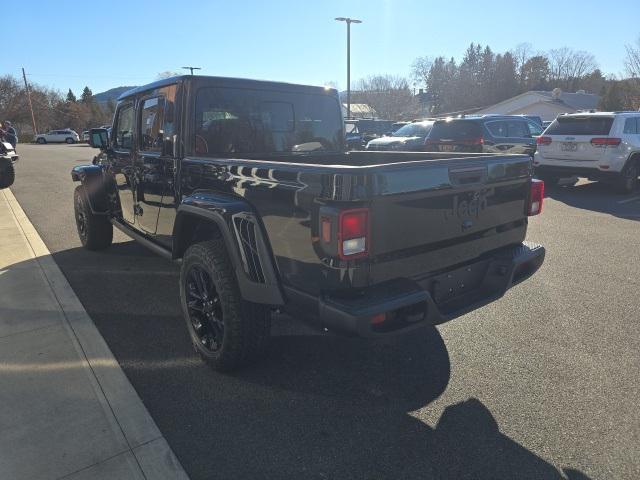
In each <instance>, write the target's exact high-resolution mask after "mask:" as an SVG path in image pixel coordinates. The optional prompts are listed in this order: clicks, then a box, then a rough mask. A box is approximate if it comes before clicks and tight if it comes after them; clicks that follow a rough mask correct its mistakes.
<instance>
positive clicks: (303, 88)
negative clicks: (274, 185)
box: [118, 75, 337, 101]
mask: <svg viewBox="0 0 640 480" xmlns="http://www.w3.org/2000/svg"><path fill="white" fill-rule="evenodd" d="M183 82H192V83H196V84H200V85H210V86H217V87H237V88H254V89H258V90H260V89H264V90H285V91H290V92H297V93H315V94H324V95H336V96H337V91H336V89H334V88H327V87H319V86H313V85H300V84H295V83H286V82H272V81H268V80H252V79H248V78H233V77H213V76H207V75H178V76H175V77H169V78H163V79H161V80H157V81H155V82H152V83H148V84H146V85H142V86H139V87H135V88H132V89H131V90H127V91H126V92H124V93H122V94H121V95H120V96H119V97H118V101H120V100H124V99H126V98H129V97H132V96H135V95H138V94H139V93H143V92H147V91H149V90H155V89H156V88H160V87H165V86H167V85H173V84H176V83H183Z"/></svg>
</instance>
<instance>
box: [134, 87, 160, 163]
mask: <svg viewBox="0 0 640 480" xmlns="http://www.w3.org/2000/svg"><path fill="white" fill-rule="evenodd" d="M163 112H164V98H162V97H153V98H148V99H146V100H145V101H144V103H143V104H142V112H141V114H140V150H142V151H145V152H160V151H162V141H163V138H164V131H163V129H162V117H163Z"/></svg>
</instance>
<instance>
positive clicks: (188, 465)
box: [0, 242, 588, 480]
mask: <svg viewBox="0 0 640 480" xmlns="http://www.w3.org/2000/svg"><path fill="white" fill-rule="evenodd" d="M138 254H139V255H138ZM54 256H55V258H56V261H57V262H58V264H59V265H60V267H61V268H62V270H63V272H64V273H65V275H66V276H67V278H68V279H69V281H70V283H71V285H72V286H73V288H74V291H75V292H76V294H77V295H78V297H79V298H80V300H81V302H82V303H83V305H84V306H85V308H86V310H87V311H88V313H89V315H90V316H91V318H92V319H93V321H94V322H95V324H96V326H97V327H98V329H99V331H100V333H101V334H102V335H103V337H104V338H105V340H106V341H107V343H108V345H109V347H110V348H111V350H112V352H113V353H114V355H115V357H116V358H117V360H118V362H119V363H120V365H121V366H122V368H123V369H124V371H125V373H126V374H127V376H128V378H129V379H130V381H131V382H132V384H133V385H134V387H135V389H136V390H137V392H138V394H139V395H140V397H141V398H142V400H143V402H144V404H145V406H146V407H147V409H148V410H149V411H150V413H151V415H152V417H153V418H154V420H155V421H156V423H157V424H158V427H159V428H160V430H161V432H162V433H163V434H164V436H165V438H166V439H167V441H168V442H169V444H170V445H171V447H172V449H173V450H174V452H175V453H176V455H177V456H178V458H179V459H180V462H181V463H182V465H183V466H184V468H185V469H186V471H187V472H188V473H189V475H190V477H191V478H192V479H193V480H198V479H208V478H276V479H279V478H282V479H289V478H291V479H299V478H305V479H307V478H309V479H328V478H331V479H332V478H336V479H337V478H339V479H348V478H354V479H383V478H384V479H386V478H389V479H404V478H406V479H415V478H420V479H430V478H438V479H465V478H468V479H487V480H488V479H502V478H504V479H514V478H518V479H529V478H531V479H534V478H535V479H558V480H560V479H567V478H568V479H570V480H587V479H588V477H586V476H585V475H583V474H581V473H580V472H578V471H573V470H565V471H564V475H563V474H562V473H561V472H559V471H558V470H557V469H556V468H555V467H554V466H553V465H551V464H549V463H548V462H546V461H545V460H543V459H542V458H540V457H538V456H537V455H535V454H534V453H532V452H531V451H529V450H527V449H526V448H525V447H524V446H522V445H520V444H518V443H517V442H515V441H514V440H512V439H510V438H509V437H508V436H506V435H504V434H503V433H502V432H500V430H499V426H498V424H497V422H496V420H495V419H494V418H493V415H492V414H491V412H490V411H489V410H488V409H487V408H486V407H485V406H484V405H483V404H482V402H481V401H480V400H478V399H476V398H470V399H468V400H466V401H464V402H461V403H458V404H455V405H450V406H448V407H447V408H446V409H445V410H444V413H443V414H442V416H441V418H440V419H439V420H438V422H437V424H436V425H435V426H430V425H428V424H427V423H425V422H424V421H422V420H421V419H419V418H417V417H418V415H419V412H416V411H417V410H420V409H423V408H425V407H427V406H428V405H429V404H431V403H432V402H433V401H434V400H436V399H437V398H438V397H439V396H440V395H442V393H443V392H444V391H445V390H446V388H447V386H448V384H449V380H450V376H451V371H452V366H451V365H450V359H449V353H448V352H447V348H446V345H445V343H444V341H443V339H442V336H441V335H440V333H439V332H438V330H437V329H436V328H433V327H432V328H426V329H423V330H419V331H414V332H412V333H411V334H408V335H403V336H398V337H391V338H388V339H382V340H375V341H367V340H363V339H358V338H346V337H340V336H333V335H327V334H311V333H310V332H309V330H308V327H306V326H302V325H301V324H300V322H299V321H297V320H296V319H294V318H291V317H288V316H285V315H280V316H276V317H275V319H274V323H275V324H276V325H275V328H274V333H275V335H274V337H273V338H272V342H271V346H270V348H269V351H268V353H267V355H266V356H265V358H264V359H262V360H261V361H260V362H259V363H258V364H256V365H254V366H252V367H249V368H246V369H244V370H241V371H239V372H235V373H234V374H226V375H225V374H219V373H216V372H213V371H212V370H210V369H209V368H208V367H206V366H205V365H204V364H203V363H202V362H201V361H200V360H199V358H198V357H197V356H196V355H195V353H194V351H193V348H192V347H191V345H190V343H189V339H188V335H187V332H186V328H185V326H184V320H183V319H182V316H181V314H180V307H179V301H178V288H177V275H176V273H177V272H176V267H175V266H174V265H173V264H171V263H169V262H166V261H165V260H162V259H160V258H157V257H154V256H153V255H150V254H148V253H147V252H146V251H145V250H144V249H142V247H140V246H139V245H137V244H135V243H133V242H126V243H118V244H114V245H113V246H112V247H111V248H110V249H108V250H106V251H104V252H100V253H92V252H87V251H86V250H83V249H79V248H78V249H72V250H66V251H63V252H59V253H56V254H55V255H54ZM79 265H81V266H82V268H77V267H78V266H79ZM141 269H142V270H144V271H146V273H142V271H141ZM159 273H162V274H159ZM0 278H1V277H0ZM142 286H144V288H142ZM414 412H415V413H414Z"/></svg>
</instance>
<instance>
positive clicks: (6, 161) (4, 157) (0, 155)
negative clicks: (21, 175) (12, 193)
mask: <svg viewBox="0 0 640 480" xmlns="http://www.w3.org/2000/svg"><path fill="white" fill-rule="evenodd" d="M19 158H20V157H19V156H18V155H17V154H16V151H15V149H14V148H13V146H12V145H11V144H10V143H9V142H0V189H2V188H8V187H10V186H11V185H13V182H14V180H15V179H16V170H15V167H14V164H15V163H16V162H17V161H18V159H19Z"/></svg>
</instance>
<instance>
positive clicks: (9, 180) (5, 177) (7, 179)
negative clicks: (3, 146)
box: [0, 160, 16, 189]
mask: <svg viewBox="0 0 640 480" xmlns="http://www.w3.org/2000/svg"><path fill="white" fill-rule="evenodd" d="M15 179H16V171H15V169H14V167H13V163H11V161H6V160H5V161H1V160H0V189H2V188H8V187H10V186H11V185H13V182H14V181H15Z"/></svg>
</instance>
